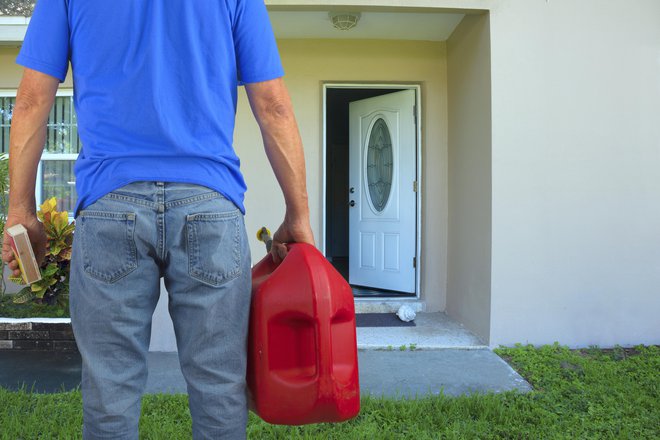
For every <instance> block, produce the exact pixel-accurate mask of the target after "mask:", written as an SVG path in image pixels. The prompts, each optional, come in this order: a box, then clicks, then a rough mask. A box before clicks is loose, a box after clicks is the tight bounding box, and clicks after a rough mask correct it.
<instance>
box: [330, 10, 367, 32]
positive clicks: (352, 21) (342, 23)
mask: <svg viewBox="0 0 660 440" xmlns="http://www.w3.org/2000/svg"><path fill="white" fill-rule="evenodd" d="M328 16H329V17H330V21H332V25H333V26H334V27H335V29H339V30H340V31H347V30H349V29H353V28H354V27H355V26H357V24H358V21H360V17H361V16H362V15H361V14H360V13H359V12H330V13H329V14H328Z"/></svg>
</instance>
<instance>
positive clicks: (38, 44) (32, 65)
mask: <svg viewBox="0 0 660 440" xmlns="http://www.w3.org/2000/svg"><path fill="white" fill-rule="evenodd" d="M16 63H18V64H20V65H21V66H24V67H27V68H29V69H33V70H37V71H39V72H42V73H45V74H47V75H51V76H54V77H55V78H57V79H59V80H60V82H63V81H64V79H65V78H66V73H67V71H68V70H69V20H68V14H67V2H66V0H38V1H37V5H36V6H35V8H34V13H33V14H32V19H31V20H30V24H29V25H28V29H27V33H26V34H25V39H24V40H23V46H22V47H21V51H20V52H19V53H18V57H17V58H16Z"/></svg>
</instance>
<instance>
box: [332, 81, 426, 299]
mask: <svg viewBox="0 0 660 440" xmlns="http://www.w3.org/2000/svg"><path fill="white" fill-rule="evenodd" d="M324 94H325V96H324V98H325V99H324V102H325V108H324V110H325V113H324V115H325V116H324V117H325V121H324V123H325V125H324V126H325V131H324V133H325V170H324V171H325V173H324V174H325V206H324V208H325V209H324V211H325V218H324V225H325V227H324V233H325V240H324V244H325V255H326V257H327V258H328V260H329V261H330V262H331V263H332V264H333V266H334V267H335V268H336V269H337V270H338V271H339V272H340V273H341V274H342V275H343V276H344V278H345V279H346V280H347V281H349V283H350V284H351V287H352V288H353V292H354V295H355V296H356V297H388V298H392V297H397V298H402V297H411V296H412V297H414V296H416V294H417V291H418V289H417V285H418V274H417V266H418V265H417V264H416V263H417V253H418V224H417V222H418V197H417V168H418V166H417V157H418V126H417V101H418V94H419V89H418V88H417V87H416V86H412V87H411V86H395V85H393V86H389V85H386V86H370V85H359V86H346V85H337V86H331V85H326V86H325V87H324ZM402 99H403V101H402ZM397 106H398V107H397ZM408 107H410V108H408ZM408 116H409V118H410V120H408ZM402 119H405V122H406V124H407V125H405V126H402V124H401V122H402V121H401V120H402ZM413 119H414V121H413ZM402 140H403V141H402ZM404 156H405V157H404ZM400 158H403V159H402V160H400ZM404 202H405V203H404ZM406 203H407V204H406ZM388 219H393V220H395V221H394V222H391V221H388ZM369 220H371V222H369ZM402 222H403V223H402ZM392 228H394V229H392ZM397 228H398V229H397ZM399 229H400V230H402V231H403V234H400V233H399V232H400V231H399Z"/></svg>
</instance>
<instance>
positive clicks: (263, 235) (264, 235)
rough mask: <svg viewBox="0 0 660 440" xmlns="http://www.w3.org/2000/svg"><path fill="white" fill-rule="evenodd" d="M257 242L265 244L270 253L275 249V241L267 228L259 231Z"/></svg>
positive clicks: (263, 227)
mask: <svg viewBox="0 0 660 440" xmlns="http://www.w3.org/2000/svg"><path fill="white" fill-rule="evenodd" d="M257 240H259V241H262V242H264V243H265V244H266V252H270V249H271V248H272V247H273V239H272V237H271V236H270V231H269V230H268V228H267V227H265V226H262V227H261V229H259V230H258V231H257Z"/></svg>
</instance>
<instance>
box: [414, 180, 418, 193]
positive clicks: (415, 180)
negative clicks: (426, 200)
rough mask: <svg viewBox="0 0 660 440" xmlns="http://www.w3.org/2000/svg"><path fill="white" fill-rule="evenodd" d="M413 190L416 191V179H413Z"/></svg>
mask: <svg viewBox="0 0 660 440" xmlns="http://www.w3.org/2000/svg"><path fill="white" fill-rule="evenodd" d="M413 192H417V181H416V180H413Z"/></svg>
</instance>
